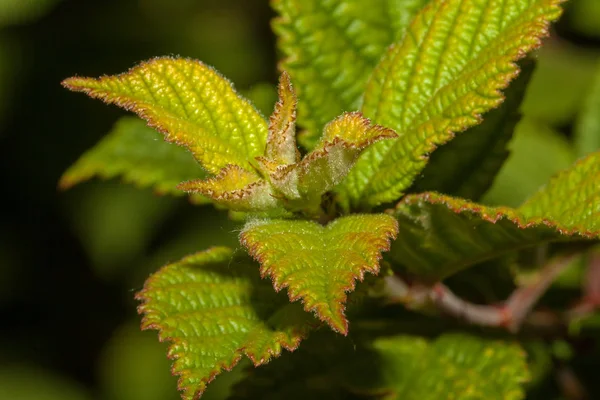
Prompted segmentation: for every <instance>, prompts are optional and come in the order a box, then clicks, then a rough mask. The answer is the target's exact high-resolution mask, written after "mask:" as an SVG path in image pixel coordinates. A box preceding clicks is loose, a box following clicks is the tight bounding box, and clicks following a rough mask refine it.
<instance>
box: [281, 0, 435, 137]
mask: <svg viewBox="0 0 600 400" xmlns="http://www.w3.org/2000/svg"><path fill="white" fill-rule="evenodd" d="M427 1H428V0H369V1H363V0H325V1H323V0H272V5H273V8H274V9H275V10H276V11H277V12H278V14H279V17H278V18H276V19H275V20H274V21H273V29H274V30H275V32H276V33H277V34H278V36H279V42H278V45H279V48H280V49H281V50H282V52H283V53H284V54H285V56H286V59H285V60H284V61H283V62H282V68H283V69H285V70H286V71H288V72H289V73H290V75H291V76H292V79H293V81H294V83H295V84H296V86H297V89H298V96H299V110H298V118H299V123H300V124H301V125H302V126H303V127H304V128H306V131H305V132H304V133H303V134H302V135H301V136H300V142H301V143H302V144H303V145H304V146H306V147H308V148H311V149H312V148H313V147H314V145H315V144H316V142H317V141H318V139H319V136H320V134H321V132H322V130H323V127H324V126H325V125H326V124H327V123H328V122H329V121H331V120H332V119H334V118H335V117H337V116H338V115H340V114H342V113H343V112H345V111H354V110H358V109H359V108H360V103H361V97H362V94H363V92H364V90H365V86H366V83H367V79H368V77H369V74H370V73H371V71H372V70H373V68H374V67H375V65H376V64H377V61H378V60H379V59H380V58H381V56H382V55H383V53H384V52H385V48H386V47H387V46H388V45H390V44H391V43H393V42H394V41H397V40H399V39H400V38H401V37H402V35H403V34H404V32H405V30H406V27H407V25H408V23H409V22H410V19H411V18H412V17H413V16H414V15H415V13H416V12H417V11H418V10H419V9H420V8H421V7H422V6H423V5H424V4H425V3H426V2H427Z"/></svg>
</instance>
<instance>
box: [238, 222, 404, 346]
mask: <svg viewBox="0 0 600 400" xmlns="http://www.w3.org/2000/svg"><path fill="white" fill-rule="evenodd" d="M397 230H398V225H397V223H396V220H395V219H394V218H392V217H390V216H388V215H385V214H372V215H352V216H348V217H343V218H339V219H336V220H335V221H334V222H332V223H330V224H329V225H327V226H325V227H324V226H322V225H319V224H318V223H316V222H313V221H299V220H296V221H288V220H262V221H261V220H259V221H252V222H249V223H248V224H247V225H246V227H245V228H244V229H243V231H242V233H241V235H240V241H241V243H242V244H243V245H244V246H245V247H246V248H247V249H248V251H249V253H250V254H251V255H252V257H254V258H255V259H256V260H257V261H259V263H260V264H261V267H260V272H261V275H262V276H269V277H270V278H271V279H272V280H273V286H274V287H275V290H277V291H279V290H281V289H283V288H286V287H287V288H288V294H289V297H290V300H292V301H296V300H299V299H301V300H302V302H303V303H304V309H305V310H306V311H309V312H314V313H315V314H316V315H317V317H318V318H319V319H321V320H323V321H325V322H327V323H328V324H329V325H330V326H331V327H332V328H333V329H334V330H336V331H338V332H340V333H342V334H344V335H345V334H347V333H348V321H347V320H346V317H345V316H344V309H345V303H346V297H347V295H346V293H347V292H350V291H352V290H353V289H354V286H355V281H356V280H357V279H358V280H362V279H363V277H364V274H365V272H370V273H372V274H377V273H378V272H379V259H380V258H381V252H382V251H386V250H388V249H389V246H390V240H391V239H393V238H394V237H395V236H396V232H397Z"/></svg>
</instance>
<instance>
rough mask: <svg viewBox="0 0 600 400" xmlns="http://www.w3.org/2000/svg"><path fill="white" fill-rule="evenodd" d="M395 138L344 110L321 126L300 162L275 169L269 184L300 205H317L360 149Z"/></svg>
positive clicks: (351, 162)
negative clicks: (312, 144) (308, 150)
mask: <svg viewBox="0 0 600 400" xmlns="http://www.w3.org/2000/svg"><path fill="white" fill-rule="evenodd" d="M395 137H396V133H394V132H393V131H392V130H390V129H386V128H384V127H382V126H380V125H372V124H371V121H369V120H368V119H366V118H364V117H363V116H362V115H361V114H360V113H358V112H352V113H345V114H343V115H341V116H340V117H338V118H336V119H335V120H333V121H331V122H330V123H329V124H328V125H327V126H326V127H325V130H324V132H323V136H322V137H321V140H320V141H319V143H318V144H317V146H316V148H315V149H314V150H313V151H312V152H310V153H308V154H307V155H306V156H305V157H304V158H303V159H302V161H301V162H299V163H297V164H293V165H289V166H284V167H279V168H277V169H275V170H274V171H273V172H272V173H271V175H270V179H271V183H272V184H273V186H275V187H276V188H277V189H278V190H279V191H281V192H282V193H283V194H285V196H286V197H287V198H288V199H289V200H297V203H298V204H300V205H301V206H304V207H305V206H306V204H307V203H308V204H316V205H318V204H319V203H320V200H321V195H322V194H324V193H325V192H327V191H329V190H331V189H333V188H334V187H335V186H336V185H338V184H339V183H340V182H341V180H342V179H343V178H344V177H345V176H346V174H347V173H348V171H349V170H350V168H352V166H353V165H354V162H355V161H356V159H357V158H358V156H359V155H360V153H361V152H362V151H363V150H364V149H366V148H367V147H368V146H370V145H371V144H373V143H376V142H378V141H380V140H384V139H391V138H395ZM291 207H292V208H294V206H293V204H292V205H291Z"/></svg>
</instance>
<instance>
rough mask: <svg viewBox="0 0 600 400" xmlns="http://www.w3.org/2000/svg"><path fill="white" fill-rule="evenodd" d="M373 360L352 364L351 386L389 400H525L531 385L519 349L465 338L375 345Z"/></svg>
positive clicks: (403, 340)
mask: <svg viewBox="0 0 600 400" xmlns="http://www.w3.org/2000/svg"><path fill="white" fill-rule="evenodd" d="M371 352H372V353H371V356H370V357H366V358H365V359H362V360H359V361H358V362H356V364H350V365H349V366H348V369H352V370H353V371H352V373H351V374H350V375H349V378H351V379H349V380H348V385H349V386H350V387H354V388H356V389H357V390H359V391H361V392H365V391H367V392H372V393H375V394H380V395H381V394H384V393H385V394H387V396H386V397H385V398H386V399H398V400H429V399H430V400H438V399H447V398H449V396H452V397H451V398H453V399H457V400H463V399H464V400H467V399H469V400H473V399H481V400H483V399H486V400H487V399H499V400H500V399H502V400H508V399H522V398H524V395H525V393H524V390H523V386H522V385H523V383H525V382H527V381H528V380H529V373H528V370H527V364H526V362H525V352H524V351H523V350H522V349H521V348H520V347H519V346H517V345H515V344H511V343H507V342H501V341H492V340H487V339H483V338H478V337H474V336H467V335H461V334H448V335H443V336H441V337H440V338H438V339H436V340H435V341H432V342H428V341H426V340H425V339H423V338H420V337H414V336H392V337H385V338H379V339H376V340H375V341H374V342H373V344H372V345H371Z"/></svg>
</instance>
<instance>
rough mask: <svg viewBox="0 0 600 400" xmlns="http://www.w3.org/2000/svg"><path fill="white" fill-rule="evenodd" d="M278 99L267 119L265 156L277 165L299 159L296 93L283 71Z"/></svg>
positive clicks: (288, 77) (291, 162)
mask: <svg viewBox="0 0 600 400" xmlns="http://www.w3.org/2000/svg"><path fill="white" fill-rule="evenodd" d="M278 92H279V101H278V102H277V104H275V110H274V111H273V115H271V118H270V119H269V135H268V137H267V147H266V149H265V158H266V159H267V160H270V161H272V162H275V163H277V164H279V165H285V164H293V163H295V162H298V161H300V152H299V151H298V148H297V147H296V103H297V100H296V93H295V92H294V88H293V87H292V83H291V82H290V76H289V75H288V74H287V73H286V72H284V73H283V74H281V78H280V81H279V90H278Z"/></svg>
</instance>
